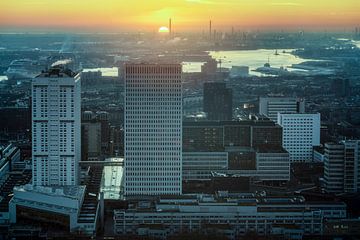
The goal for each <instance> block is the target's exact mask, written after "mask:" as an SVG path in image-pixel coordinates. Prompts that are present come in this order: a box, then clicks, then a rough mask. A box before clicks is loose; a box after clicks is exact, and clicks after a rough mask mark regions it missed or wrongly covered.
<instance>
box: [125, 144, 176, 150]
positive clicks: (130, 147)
mask: <svg viewBox="0 0 360 240" xmlns="http://www.w3.org/2000/svg"><path fill="white" fill-rule="evenodd" d="M176 145H181V143H178V144H151V143H149V144H147V143H134V144H130V143H126V148H125V150H126V151H181V147H174V146H176ZM158 146H168V147H158Z"/></svg>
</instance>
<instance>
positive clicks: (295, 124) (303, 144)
mask: <svg viewBox="0 0 360 240" xmlns="http://www.w3.org/2000/svg"><path fill="white" fill-rule="evenodd" d="M278 124H279V125H280V126H281V127H282V128H283V139H282V141H283V148H285V150H286V151H288V152H289V154H290V161H291V162H307V161H311V160H312V158H313V147H314V146H319V145H320V113H316V114H286V113H284V114H282V113H278Z"/></svg>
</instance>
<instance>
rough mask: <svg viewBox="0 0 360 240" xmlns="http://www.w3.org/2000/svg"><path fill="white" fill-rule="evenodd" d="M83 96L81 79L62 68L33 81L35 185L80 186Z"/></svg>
mask: <svg viewBox="0 0 360 240" xmlns="http://www.w3.org/2000/svg"><path fill="white" fill-rule="evenodd" d="M80 94H81V92H80V81H79V77H78V76H77V77H75V75H74V73H73V72H71V71H66V70H64V69H62V68H60V67H55V68H51V69H50V70H49V71H47V72H44V73H42V74H40V75H39V76H37V77H36V78H34V79H33V82H32V161H33V163H32V164H33V171H32V181H33V185H41V186H47V185H49V186H60V185H77V184H78V161H80V155H81V146H80V144H81V143H80V141H81V136H80V131H81V126H80V101H81V96H80Z"/></svg>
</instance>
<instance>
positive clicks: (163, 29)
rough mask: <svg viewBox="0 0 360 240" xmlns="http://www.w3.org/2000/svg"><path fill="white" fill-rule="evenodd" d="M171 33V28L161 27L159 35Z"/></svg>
mask: <svg viewBox="0 0 360 240" xmlns="http://www.w3.org/2000/svg"><path fill="white" fill-rule="evenodd" d="M168 32H169V28H168V27H164V26H162V27H160V28H159V33H168Z"/></svg>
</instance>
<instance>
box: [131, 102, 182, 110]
mask: <svg viewBox="0 0 360 240" xmlns="http://www.w3.org/2000/svg"><path fill="white" fill-rule="evenodd" d="M181 105H182V102H162V101H160V102H139V101H135V102H125V110H126V111H128V110H142V109H143V110H150V108H148V107H154V106H172V107H175V106H181ZM129 106H140V107H129ZM173 110H181V107H177V108H174V109H173Z"/></svg>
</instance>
